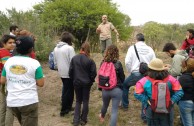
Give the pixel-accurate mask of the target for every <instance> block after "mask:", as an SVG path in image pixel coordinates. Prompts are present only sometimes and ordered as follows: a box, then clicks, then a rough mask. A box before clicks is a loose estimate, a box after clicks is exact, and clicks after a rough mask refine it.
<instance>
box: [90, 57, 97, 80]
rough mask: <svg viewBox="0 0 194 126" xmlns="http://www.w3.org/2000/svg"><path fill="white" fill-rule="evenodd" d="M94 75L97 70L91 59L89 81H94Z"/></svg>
mask: <svg viewBox="0 0 194 126" xmlns="http://www.w3.org/2000/svg"><path fill="white" fill-rule="evenodd" d="M96 75H97V72H96V64H95V62H94V61H93V60H92V61H91V69H90V78H91V81H92V82H95V78H96Z"/></svg>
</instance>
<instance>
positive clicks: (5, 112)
mask: <svg viewBox="0 0 194 126" xmlns="http://www.w3.org/2000/svg"><path fill="white" fill-rule="evenodd" d="M1 91H2V90H0V126H13V121H14V116H13V114H12V111H11V110H10V109H9V108H8V107H7V105H6V95H5V94H3V93H2V92H1Z"/></svg>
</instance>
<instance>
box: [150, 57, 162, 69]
mask: <svg viewBox="0 0 194 126" xmlns="http://www.w3.org/2000/svg"><path fill="white" fill-rule="evenodd" d="M148 67H149V68H150V69H152V70H156V71H162V70H164V63H163V61H162V60H161V59H158V58H155V59H152V60H151V62H150V63H149V64H148Z"/></svg>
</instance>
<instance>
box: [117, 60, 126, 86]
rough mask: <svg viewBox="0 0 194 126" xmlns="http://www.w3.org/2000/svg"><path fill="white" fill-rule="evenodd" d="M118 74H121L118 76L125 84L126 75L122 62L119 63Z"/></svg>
mask: <svg viewBox="0 0 194 126" xmlns="http://www.w3.org/2000/svg"><path fill="white" fill-rule="evenodd" d="M118 74H119V75H118V76H119V78H120V80H121V82H122V83H123V82H124V80H125V73H124V70H123V66H122V64H121V62H119V73H118Z"/></svg>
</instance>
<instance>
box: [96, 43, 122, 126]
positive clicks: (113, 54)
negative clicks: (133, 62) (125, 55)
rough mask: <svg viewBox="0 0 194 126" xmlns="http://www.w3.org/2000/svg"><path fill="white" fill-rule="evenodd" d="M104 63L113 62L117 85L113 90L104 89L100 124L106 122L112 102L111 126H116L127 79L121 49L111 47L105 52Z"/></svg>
mask: <svg viewBox="0 0 194 126" xmlns="http://www.w3.org/2000/svg"><path fill="white" fill-rule="evenodd" d="M103 62H112V63H113V64H114V66H115V71H116V77H117V85H116V87H114V88H113V89H110V90H105V89H102V100H103V106H102V108H101V113H100V115H99V118H100V122H104V118H105V115H106V112H107V109H108V106H109V103H110V100H112V113H111V120H110V126H116V124H117V117H118V107H119V103H120V101H121V98H122V93H123V91H122V89H123V82H124V79H125V74H124V71H123V67H122V64H121V62H120V61H119V49H118V48H117V47H116V46H115V45H110V46H108V47H107V49H106V51H105V56H104V60H103Z"/></svg>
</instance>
